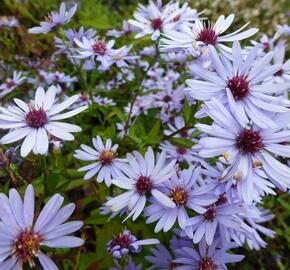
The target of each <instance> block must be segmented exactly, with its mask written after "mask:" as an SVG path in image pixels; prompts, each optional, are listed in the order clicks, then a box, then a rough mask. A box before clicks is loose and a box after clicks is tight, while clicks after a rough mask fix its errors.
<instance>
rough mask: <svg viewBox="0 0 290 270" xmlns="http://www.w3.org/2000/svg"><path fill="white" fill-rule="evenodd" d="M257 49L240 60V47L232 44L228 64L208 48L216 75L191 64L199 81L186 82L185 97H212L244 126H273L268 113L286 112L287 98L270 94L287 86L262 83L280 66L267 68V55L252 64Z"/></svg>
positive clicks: (235, 43)
mask: <svg viewBox="0 0 290 270" xmlns="http://www.w3.org/2000/svg"><path fill="white" fill-rule="evenodd" d="M257 50H258V48H256V47H255V48H253V49H252V51H251V53H250V54H249V55H248V56H247V58H246V60H243V54H242V49H241V47H240V44H239V42H234V45H233V51H232V59H233V60H232V61H229V60H228V59H226V58H225V57H223V56H221V55H218V53H217V52H216V50H215V48H214V47H212V46H209V54H210V58H211V61H212V65H213V68H214V70H215V71H216V72H213V71H209V70H207V69H204V68H202V67H200V66H199V65H197V64H193V65H192V66H191V69H192V72H193V73H194V74H195V75H196V76H198V77H200V78H201V79H192V80H187V81H186V82H187V84H188V85H189V87H190V88H189V89H188V91H189V94H190V95H191V96H192V97H193V98H196V99H198V100H203V101H205V100H210V99H211V98H213V97H215V98H216V99H218V100H219V101H221V102H222V103H223V104H226V106H227V107H229V108H230V110H231V111H232V112H233V114H234V116H235V118H237V119H238V120H239V121H241V122H242V123H244V124H247V123H248V122H249V120H252V121H253V122H254V123H255V124H257V125H258V126H260V127H262V128H265V127H271V128H275V127H277V125H276V123H275V122H274V121H273V120H272V119H271V118H272V117H271V115H269V113H287V112H290V110H289V109H288V108H287V107H288V106H289V105H290V102H289V101H288V100H287V99H283V98H281V97H275V96H273V94H279V93H283V91H285V90H286V89H288V88H289V84H287V83H279V84H276V83H269V84H267V83H264V82H263V81H264V80H265V79H267V78H269V77H271V76H272V75H273V74H274V73H276V72H277V71H278V70H279V69H280V68H281V65H280V64H276V65H273V66H271V65H269V63H270V61H271V59H272V57H273V54H272V53H271V52H270V53H268V54H266V55H265V56H264V57H263V58H262V59H260V60H259V61H257V62H254V61H255V59H256V55H257ZM203 112H204V110H203ZM203 115H204V114H203ZM200 116H201V115H200Z"/></svg>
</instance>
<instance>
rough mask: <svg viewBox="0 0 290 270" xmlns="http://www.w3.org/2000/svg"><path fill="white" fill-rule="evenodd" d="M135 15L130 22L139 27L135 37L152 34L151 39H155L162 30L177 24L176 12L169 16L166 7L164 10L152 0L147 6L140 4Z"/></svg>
mask: <svg viewBox="0 0 290 270" xmlns="http://www.w3.org/2000/svg"><path fill="white" fill-rule="evenodd" d="M133 16H134V18H135V19H134V20H132V19H130V20H129V21H128V22H129V23H130V24H131V25H133V26H134V27H136V28H138V29H139V33H138V34H137V35H136V36H135V38H141V37H144V36H147V35H151V39H152V40H154V41H155V40H157V39H158V38H159V36H160V34H161V32H162V31H165V30H166V29H170V28H173V27H174V25H175V24H176V22H174V17H175V16H176V14H175V13H172V14H171V15H169V16H168V13H167V12H165V9H164V10H163V9H162V8H160V7H159V6H158V5H156V4H155V3H154V2H153V1H151V0H150V1H149V5H148V7H146V8H145V7H144V6H142V5H139V10H138V11H137V12H135V13H134V15H133Z"/></svg>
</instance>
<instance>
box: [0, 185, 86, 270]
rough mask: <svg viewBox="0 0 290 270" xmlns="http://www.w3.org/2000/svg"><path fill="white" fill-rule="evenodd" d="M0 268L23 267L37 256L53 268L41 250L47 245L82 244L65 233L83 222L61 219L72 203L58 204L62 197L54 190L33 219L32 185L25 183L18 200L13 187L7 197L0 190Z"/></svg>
mask: <svg viewBox="0 0 290 270" xmlns="http://www.w3.org/2000/svg"><path fill="white" fill-rule="evenodd" d="M0 201H1V207H0V213H1V221H0V233H1V247H0V251H1V254H3V255H2V256H1V260H0V261H1V262H0V269H3V270H4V269H5V270H12V269H23V267H24V265H26V264H29V266H30V267H34V266H35V262H34V261H35V258H38V260H39V262H40V264H41V265H42V267H43V269H45V270H46V269H49V270H57V269H58V267H57V266H56V265H55V263H54V262H53V261H52V260H51V259H50V258H49V257H47V256H46V255H45V254H44V253H43V252H42V251H41V248H42V246H46V247H49V248H72V247H78V246H81V245H83V244H84V240H83V239H81V238H79V237H74V236H69V235H70V234H71V233H73V232H75V231H77V230H79V229H80V228H81V227H82V226H83V222H81V221H71V222H67V223H64V222H65V221H66V220H67V219H68V218H69V217H70V216H71V214H72V213H73V211H74V208H75V206H74V204H73V203H70V204H68V205H66V206H64V207H62V208H61V205H62V203H63V201H64V198H63V197H62V196H61V195H59V194H55V195H54V196H53V197H52V198H51V199H50V200H49V201H48V202H47V204H46V205H45V207H44V208H43V209H42V211H41V212H40V214H39V216H38V217H37V219H36V221H35V222H33V220H34V216H35V213H34V189H33V186H32V185H29V186H28V187H27V189H26V192H25V195H24V199H23V200H22V199H21V197H20V195H19V193H18V192H17V191H16V190H15V189H10V191H9V197H7V196H6V195H5V194H4V193H1V194H0Z"/></svg>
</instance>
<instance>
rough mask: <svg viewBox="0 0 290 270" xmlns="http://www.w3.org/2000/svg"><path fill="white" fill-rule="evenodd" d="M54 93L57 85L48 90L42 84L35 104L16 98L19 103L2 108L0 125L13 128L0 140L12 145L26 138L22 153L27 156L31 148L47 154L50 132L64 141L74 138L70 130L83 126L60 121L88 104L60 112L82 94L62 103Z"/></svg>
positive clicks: (79, 129) (76, 129)
mask: <svg viewBox="0 0 290 270" xmlns="http://www.w3.org/2000/svg"><path fill="white" fill-rule="evenodd" d="M55 95H56V88H55V87H54V86H50V87H49V88H48V91H47V92H46V93H45V92H44V89H43V88H42V87H39V88H37V90H36V93H35V99H34V101H33V102H32V103H30V104H26V103H25V102H23V101H22V100H20V99H17V98H15V99H14V102H15V103H16V105H17V106H15V105H12V106H8V108H1V110H0V112H1V113H0V128H1V129H13V131H12V130H10V131H9V133H8V134H6V135H5V136H3V137H2V138H1V140H0V142H1V143H2V144H9V143H13V142H16V141H19V140H21V139H23V138H25V139H24V141H23V143H22V145H21V149H20V153H21V156H22V157H25V156H27V155H28V154H29V153H30V152H31V150H32V151H33V153H35V154H41V155H44V154H46V153H47V151H48V141H49V136H50V135H52V136H55V137H57V138H60V139H63V140H69V141H72V140H74V136H73V135H72V134H71V132H79V131H81V128H80V127H79V126H77V125H73V124H68V123H64V122H59V121H58V120H62V119H66V118H69V117H72V116H74V115H76V114H78V113H80V112H82V111H83V110H85V109H86V108H87V107H86V106H84V107H80V108H77V109H75V110H72V111H68V112H65V113H62V114H61V112H62V111H63V110H65V109H67V108H68V107H69V106H70V105H71V104H73V103H74V102H75V101H76V100H77V99H78V97H79V96H78V95H74V96H72V97H70V98H68V99H66V100H65V101H63V102H62V103H59V104H55Z"/></svg>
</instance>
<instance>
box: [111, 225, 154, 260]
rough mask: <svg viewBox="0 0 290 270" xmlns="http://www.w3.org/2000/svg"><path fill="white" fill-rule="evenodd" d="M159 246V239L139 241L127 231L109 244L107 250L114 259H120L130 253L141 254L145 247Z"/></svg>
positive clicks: (115, 237)
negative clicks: (142, 248)
mask: <svg viewBox="0 0 290 270" xmlns="http://www.w3.org/2000/svg"><path fill="white" fill-rule="evenodd" d="M152 244H159V240H157V239H146V240H137V238H136V237H135V236H134V235H132V234H131V232H130V231H129V230H125V231H123V232H122V233H120V234H119V235H117V236H114V237H113V239H112V240H110V241H109V242H108V243H107V250H108V251H109V252H110V253H112V255H113V257H114V258H117V259H120V258H122V257H123V255H125V254H128V253H131V254H132V253H139V252H140V251H141V247H142V246H143V245H152Z"/></svg>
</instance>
